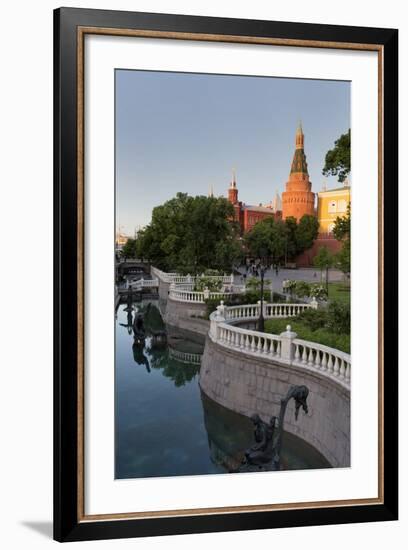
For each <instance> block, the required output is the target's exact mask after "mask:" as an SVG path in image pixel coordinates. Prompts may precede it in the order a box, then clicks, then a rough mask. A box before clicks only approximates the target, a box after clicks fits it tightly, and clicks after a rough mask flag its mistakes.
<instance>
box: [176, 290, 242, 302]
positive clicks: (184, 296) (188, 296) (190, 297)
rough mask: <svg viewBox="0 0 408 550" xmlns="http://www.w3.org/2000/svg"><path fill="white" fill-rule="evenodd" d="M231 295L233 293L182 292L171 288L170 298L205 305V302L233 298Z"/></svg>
mask: <svg viewBox="0 0 408 550" xmlns="http://www.w3.org/2000/svg"><path fill="white" fill-rule="evenodd" d="M231 294H232V293H231V292H229V293H228V292H210V291H203V292H198V291H194V290H181V289H179V287H178V286H175V287H174V288H170V291H169V298H171V299H172V300H175V301H176V302H188V303H196V304H205V300H208V299H210V300H212V299H214V300H223V299H225V298H227V297H228V296H231Z"/></svg>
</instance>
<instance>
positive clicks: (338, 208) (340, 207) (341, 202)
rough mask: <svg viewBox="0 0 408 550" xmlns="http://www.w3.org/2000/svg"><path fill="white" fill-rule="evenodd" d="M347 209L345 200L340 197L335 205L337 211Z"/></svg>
mask: <svg viewBox="0 0 408 550" xmlns="http://www.w3.org/2000/svg"><path fill="white" fill-rule="evenodd" d="M346 211H347V201H346V200H344V199H341V200H340V201H339V204H338V206H337V212H342V213H343V212H346Z"/></svg>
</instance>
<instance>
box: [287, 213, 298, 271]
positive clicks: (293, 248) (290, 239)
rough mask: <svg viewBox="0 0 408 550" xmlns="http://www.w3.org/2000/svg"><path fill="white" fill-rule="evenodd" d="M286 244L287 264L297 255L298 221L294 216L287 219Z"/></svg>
mask: <svg viewBox="0 0 408 550" xmlns="http://www.w3.org/2000/svg"><path fill="white" fill-rule="evenodd" d="M285 226H286V243H285V263H286V261H287V260H293V259H294V258H295V257H296V254H297V238H296V230H297V221H296V218H294V217H293V216H289V217H287V218H286V219H285Z"/></svg>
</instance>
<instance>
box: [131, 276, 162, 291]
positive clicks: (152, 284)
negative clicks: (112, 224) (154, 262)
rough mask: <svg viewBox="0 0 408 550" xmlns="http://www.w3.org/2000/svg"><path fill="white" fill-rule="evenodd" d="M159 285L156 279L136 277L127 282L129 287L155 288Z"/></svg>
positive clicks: (138, 288) (136, 288)
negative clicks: (135, 279) (134, 279)
mask: <svg viewBox="0 0 408 550" xmlns="http://www.w3.org/2000/svg"><path fill="white" fill-rule="evenodd" d="M158 286H159V280H158V279H138V280H137V281H133V282H132V283H129V288H132V289H134V290H141V289H142V288H157V287H158Z"/></svg>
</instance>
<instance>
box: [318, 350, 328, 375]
mask: <svg viewBox="0 0 408 550" xmlns="http://www.w3.org/2000/svg"><path fill="white" fill-rule="evenodd" d="M320 370H322V371H326V370H327V353H326V352H325V351H323V352H322V363H321V366H320Z"/></svg>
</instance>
